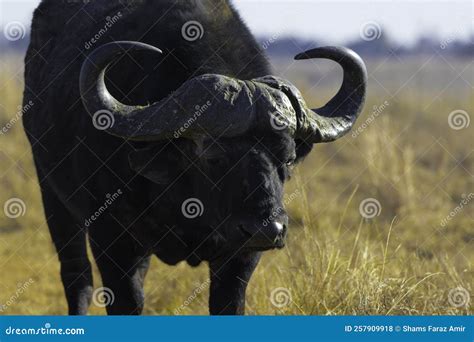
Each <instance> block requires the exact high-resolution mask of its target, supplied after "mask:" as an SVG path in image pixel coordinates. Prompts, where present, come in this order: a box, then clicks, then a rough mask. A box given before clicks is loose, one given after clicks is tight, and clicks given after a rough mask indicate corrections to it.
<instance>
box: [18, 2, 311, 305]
mask: <svg viewBox="0 0 474 342" xmlns="http://www.w3.org/2000/svg"><path fill="white" fill-rule="evenodd" d="M117 13H120V19H119V20H118V21H117V22H116V23H115V24H113V25H112V27H111V28H110V29H108V30H107V31H106V32H105V33H104V34H102V35H101V36H100V39H99V40H98V41H97V42H96V43H94V44H92V46H91V47H90V49H87V48H86V43H87V42H89V41H90V39H91V38H92V37H93V36H94V35H96V34H97V33H98V32H99V31H100V29H101V28H103V27H104V24H105V23H106V19H105V18H106V17H108V16H109V17H114V16H116V15H118V14H117ZM189 20H196V21H198V22H200V23H201V24H202V26H203V28H204V34H203V37H202V39H200V40H197V41H194V42H188V41H186V40H184V39H183V37H182V35H181V27H182V25H183V24H184V23H185V22H187V21H189ZM31 39H32V40H31V44H30V47H29V49H28V52H27V56H26V60H25V63H26V68H25V80H26V87H25V94H24V102H25V103H28V102H29V101H33V102H34V104H35V105H34V106H33V107H32V109H31V110H29V111H28V112H27V113H26V114H25V115H24V127H25V131H26V133H27V136H28V138H29V140H30V143H31V145H32V150H33V155H34V160H35V164H36V168H37V173H38V177H39V181H40V186H41V191H42V196H43V203H44V208H45V214H46V217H47V219H48V225H49V228H50V231H51V236H52V238H53V241H54V244H55V246H56V249H57V251H58V255H59V260H60V263H61V276H62V281H63V284H64V288H65V293H66V298H67V301H68V305H69V313H70V314H85V313H86V312H87V308H88V306H89V304H90V301H91V293H92V275H91V266H90V262H89V259H88V256H87V251H86V238H87V236H88V237H89V240H90V244H91V247H92V251H93V254H94V258H95V260H96V262H97V264H98V267H99V270H100V272H101V275H102V280H103V283H104V286H106V287H108V288H110V289H111V290H112V291H113V292H114V294H115V301H114V303H113V304H112V305H109V306H108V307H107V311H108V313H109V314H139V313H140V312H141V311H142V308H143V298H144V296H143V290H142V285H143V280H144V277H145V274H146V271H147V268H148V264H149V258H150V255H153V254H155V255H157V256H158V257H159V258H160V259H161V260H163V261H164V262H166V263H168V264H176V263H178V262H180V261H182V260H186V261H187V262H188V263H189V264H191V265H197V264H199V263H200V262H201V261H207V262H209V264H210V270H211V280H212V285H211V297H210V312H211V313H212V314H241V313H243V312H244V305H245V289H246V284H247V281H248V280H249V279H250V276H251V274H252V272H253V270H254V268H255V267H256V265H257V262H258V259H259V256H260V254H259V253H260V252H259V251H256V250H252V249H247V248H245V240H244V238H245V237H243V236H242V233H241V232H240V231H239V230H238V229H237V225H238V224H239V222H240V221H239V220H241V219H242V218H251V219H253V220H264V219H265V218H267V217H269V216H270V215H271V213H272V211H274V210H275V208H279V207H281V206H282V203H281V199H282V194H283V183H284V181H285V179H287V178H288V176H289V167H290V166H289V165H290V164H291V162H292V161H294V160H295V159H297V160H299V159H300V158H301V157H303V156H304V155H306V154H307V153H308V152H309V150H310V147H309V146H300V147H299V148H298V149H297V148H296V147H295V142H294V141H293V139H291V138H290V137H289V136H288V135H287V134H285V133H283V132H267V133H262V132H249V133H248V134H247V135H246V136H242V137H238V138H232V139H221V138H217V137H216V138H217V139H216V140H213V139H210V140H205V141H196V142H193V141H189V140H185V139H175V140H172V141H165V142H155V143H134V142H131V141H127V140H124V139H120V138H117V137H113V136H110V135H108V134H106V133H105V132H103V131H100V130H97V129H96V128H94V127H93V125H92V120H91V118H90V116H89V115H87V114H86V112H85V110H84V108H83V105H82V103H81V99H80V95H79V89H78V77H79V71H80V67H81V65H82V62H83V60H84V58H85V56H86V55H87V54H88V53H89V52H90V51H92V49H94V48H95V47H97V46H99V45H101V44H104V43H106V42H110V41H114V40H131V41H141V42H145V43H148V44H150V45H153V46H156V47H158V48H160V49H162V50H163V51H164V57H162V58H160V57H157V56H156V55H150V54H147V53H136V54H134V55H133V56H128V57H124V58H121V59H120V60H119V61H118V62H116V63H115V64H114V66H113V67H111V68H110V70H109V71H108V73H107V83H108V86H109V89H110V91H111V92H112V93H113V94H114V95H115V96H116V97H117V98H118V99H119V100H121V101H122V102H125V103H130V104H146V103H152V102H155V101H157V100H159V99H161V98H163V97H164V96H166V95H168V94H169V93H170V92H172V91H173V90H174V89H176V88H177V87H178V86H179V85H180V84H182V83H183V82H184V81H185V80H187V79H189V78H190V77H193V76H196V75H200V74H203V73H217V74H225V75H230V76H233V77H237V78H241V79H251V78H254V77H259V76H263V75H266V74H271V72H270V70H269V67H268V63H267V61H266V59H265V57H264V56H263V54H262V52H261V51H260V48H259V46H258V44H257V43H256V42H255V40H254V38H253V37H252V35H251V34H250V32H249V30H248V29H247V27H246V26H245V24H244V23H243V22H242V20H241V19H240V18H239V16H238V14H237V13H236V11H235V10H234V9H233V8H232V7H231V5H230V4H229V3H228V2H227V1H218V0H213V1H211V0H200V1H198V0H182V1H165V0H161V1H156V0H153V1H152V0H143V1H138V0H137V1H110V0H96V1H91V2H90V3H86V4H84V2H83V1H77V2H75V1H58V0H43V2H42V3H41V4H40V6H39V7H38V9H37V10H36V11H35V13H34V18H33V24H32V35H31ZM296 153H297V155H296ZM191 197H192V198H198V199H199V200H201V201H202V203H203V205H204V212H203V214H202V216H200V217H198V218H196V219H187V218H185V217H184V216H183V214H182V212H181V205H182V203H183V201H184V200H186V199H188V198H191ZM108 198H114V200H113V203H111V204H110V205H107V208H106V209H105V210H104V211H103V212H101V213H100V215H98V217H97V218H95V219H94V220H91V219H90V218H91V215H93V214H94V213H95V212H96V211H97V210H98V208H100V207H101V206H103V205H104V203H106V202H107V199H108ZM109 201H110V200H109ZM279 215H280V216H282V217H283V216H286V215H285V213H284V212H283V211H279ZM87 220H89V222H87ZM242 247H243V248H242Z"/></svg>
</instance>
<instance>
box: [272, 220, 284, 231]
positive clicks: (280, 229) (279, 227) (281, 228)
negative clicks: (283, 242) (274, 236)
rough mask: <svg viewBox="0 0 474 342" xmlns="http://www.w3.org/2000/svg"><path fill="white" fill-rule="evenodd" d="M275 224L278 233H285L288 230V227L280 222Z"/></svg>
mask: <svg viewBox="0 0 474 342" xmlns="http://www.w3.org/2000/svg"><path fill="white" fill-rule="evenodd" d="M273 224H274V225H275V228H276V229H277V231H279V232H283V231H285V229H286V225H284V224H281V223H280V222H274V223H273Z"/></svg>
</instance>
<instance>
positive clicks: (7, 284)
mask: <svg viewBox="0 0 474 342" xmlns="http://www.w3.org/2000/svg"><path fill="white" fill-rule="evenodd" d="M318 67H319V68H320V69H317V68H316V66H315V65H312V64H311V62H304V63H301V64H298V65H293V64H292V65H287V64H284V63H277V64H276V69H277V70H279V71H280V73H281V74H283V75H284V76H287V77H289V78H290V79H291V80H294V81H295V83H296V84H297V85H298V86H300V87H301V88H302V89H306V92H305V93H306V97H307V99H310V101H308V102H310V103H312V104H314V105H315V106H316V105H320V104H322V103H323V102H324V101H325V100H327V99H328V98H329V97H330V96H331V94H333V93H334V91H335V90H336V88H335V87H336V85H337V77H336V75H335V72H336V69H334V70H332V71H331V70H330V69H332V68H333V64H329V63H318ZM0 68H1V74H0V125H1V126H2V127H6V126H12V127H11V128H9V129H7V131H6V133H4V134H0V184H1V185H0V189H1V191H0V204H1V205H2V207H3V205H4V203H6V201H8V200H9V199H11V198H19V199H21V200H22V201H23V202H24V203H25V208H26V211H25V212H24V215H23V216H21V215H20V216H19V217H18V218H10V217H7V216H6V215H3V214H4V213H3V212H1V215H0V274H1V278H0V314H65V313H66V312H67V308H66V302H65V299H64V295H63V289H62V285H61V282H60V278H59V263H58V261H57V259H56V255H55V251H54V248H53V245H52V243H51V240H50V237H49V233H48V229H47V227H46V225H45V220H44V217H43V211H42V204H41V201H40V194H39V188H38V184H37V179H36V175H35V170H34V167H33V163H32V157H31V152H30V147H29V145H28V143H27V140H26V137H25V135H24V133H23V130H22V127H21V122H20V121H21V120H20V121H18V122H14V123H13V124H12V125H11V120H12V118H15V116H16V113H17V111H18V108H17V107H18V105H19V104H20V103H21V95H22V88H23V85H22V81H21V78H22V72H21V64H20V59H19V58H17V57H11V58H2V62H1V63H0ZM368 70H369V74H370V75H371V76H370V78H369V98H368V102H367V104H366V107H365V111H364V113H363V115H362V117H361V118H360V119H359V121H358V122H357V123H356V126H355V128H354V130H353V132H354V133H353V134H348V135H347V136H346V137H345V138H343V139H341V140H340V141H338V142H336V143H332V144H327V145H317V146H315V148H314V150H313V152H312V154H311V155H310V156H309V157H308V158H307V160H306V161H305V162H304V163H303V164H302V165H300V166H299V167H298V168H297V170H296V172H295V174H294V176H293V178H292V180H291V181H290V183H289V184H288V187H287V193H288V199H287V202H288V204H287V208H288V209H289V214H290V217H291V224H290V233H289V241H288V244H287V247H286V248H285V249H283V250H280V251H271V252H267V253H265V255H264V257H263V259H262V262H261V263H260V265H259V267H258V269H257V271H256V272H255V274H254V276H253V278H252V280H251V282H250V284H249V288H248V295H247V298H248V299H247V312H248V313H249V314H259V315H261V314H269V315H274V314H282V315H289V314H291V315H295V314H304V315H368V314H371V315H379V314H380V315H385V314H394V315H395V314H398V315H414V314H419V315H440V314H448V315H453V314H473V313H474V310H473V309H474V305H473V301H474V300H473V299H472V298H470V297H471V296H472V294H473V290H474V284H473V279H474V248H473V246H474V201H473V200H474V194H473V192H474V144H473V136H474V134H473V133H474V123H471V124H470V125H468V126H467V127H464V128H461V129H453V128H451V126H453V127H455V128H460V127H459V125H461V127H462V126H466V124H465V123H464V124H463V123H462V122H461V123H460V124H459V121H456V122H457V124H456V122H455V123H453V122H451V125H450V121H449V120H448V117H449V114H450V113H452V112H453V111H459V110H464V111H465V112H466V114H467V116H466V114H464V113H462V112H455V113H454V114H453V115H454V116H457V118H458V119H459V118H461V119H469V118H470V117H469V115H470V116H471V117H472V115H473V113H474V98H473V97H472V92H473V88H472V85H473V83H474V64H472V62H469V61H452V60H449V61H446V60H443V59H441V58H432V57H429V56H428V57H426V58H421V59H420V60H407V61H404V60H400V59H396V58H392V59H390V60H377V61H371V62H369V63H368ZM326 75H328V76H327V77H326ZM315 83H318V85H317V86H315V87H314V89H310V88H311V86H312V85H314V84H315ZM453 115H452V116H451V118H453ZM464 122H465V121H464ZM456 125H458V126H457V127H456ZM10 216H12V215H10ZM207 278H208V274H207V268H206V266H205V265H201V266H200V267H198V268H195V269H192V268H190V267H189V266H187V265H185V264H183V263H182V264H179V265H178V266H175V267H169V266H166V265H164V264H162V263H161V262H159V261H158V260H153V263H152V267H151V269H150V272H149V274H148V277H147V280H146V286H145V288H146V289H145V290H146V305H145V314H153V315H157V314H164V315H168V314H174V313H175V312H176V310H177V308H180V307H181V309H180V314H207V296H208V286H207ZM94 283H95V287H99V286H100V277H99V275H98V273H97V271H96V270H95V280H94ZM2 304H3V307H2V306H1V305H2ZM90 312H91V313H93V314H104V313H105V310H104V309H103V308H101V307H98V306H96V305H92V307H91V311H90Z"/></svg>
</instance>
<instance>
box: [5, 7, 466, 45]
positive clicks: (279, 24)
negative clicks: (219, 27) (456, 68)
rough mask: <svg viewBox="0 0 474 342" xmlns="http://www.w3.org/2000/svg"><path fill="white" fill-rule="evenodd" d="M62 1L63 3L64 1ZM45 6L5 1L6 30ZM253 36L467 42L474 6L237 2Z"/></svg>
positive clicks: (26, 22)
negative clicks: (376, 34)
mask: <svg viewBox="0 0 474 342" xmlns="http://www.w3.org/2000/svg"><path fill="white" fill-rule="evenodd" d="M58 1H59V0H58ZM38 3H39V0H0V25H2V27H3V26H4V25H5V24H6V23H8V22H10V21H21V22H24V23H25V24H27V25H28V24H29V22H30V20H31V13H32V11H33V9H34V8H35V7H36V5H37V4H38ZM233 3H234V4H235V6H236V7H237V8H238V9H239V10H240V13H241V16H242V17H243V18H244V20H245V21H246V22H247V24H248V26H249V27H250V29H251V30H252V32H253V33H255V34H257V35H267V36H277V37H281V36H285V35H296V36H300V37H303V38H309V39H323V40H324V41H327V42H333V43H337V42H344V41H347V40H351V39H357V38H358V37H359V32H360V29H361V27H363V26H364V24H365V23H367V22H376V23H377V24H378V25H379V26H380V27H381V28H382V31H383V32H386V33H387V34H388V35H389V36H390V37H391V38H392V39H393V40H395V41H396V42H399V43H405V44H410V43H413V42H414V41H416V39H417V38H419V37H420V36H421V35H428V36H432V37H434V38H435V39H440V40H442V39H448V38H449V39H455V38H460V39H464V40H467V39H468V38H469V36H470V35H472V32H473V18H474V10H473V1H471V0H445V1H439V0H435V1H433V0H432V1H427V0H416V1H406V0H378V1H376V0H344V1H340V0H326V1H321V0H233Z"/></svg>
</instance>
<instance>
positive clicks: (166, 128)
mask: <svg viewBox="0 0 474 342" xmlns="http://www.w3.org/2000/svg"><path fill="white" fill-rule="evenodd" d="M134 50H149V51H152V52H155V53H158V54H160V53H161V51H160V50H159V49H157V48H155V47H152V46H150V45H147V44H143V43H139V42H113V43H108V44H105V45H103V46H101V47H99V48H98V49H96V50H95V51H93V52H92V53H91V54H90V55H89V56H88V57H87V58H86V60H85V62H84V64H83V67H82V70H81V74H80V91H81V97H82V100H83V104H84V106H85V108H86V109H87V111H88V112H89V113H90V114H91V115H93V114H94V113H96V112H97V111H101V110H107V111H108V112H110V113H112V115H113V121H114V124H113V125H111V126H110V127H108V128H107V129H106V132H107V133H109V134H112V135H115V136H118V137H121V138H125V139H130V140H139V141H148V142H149V147H147V148H145V149H143V150H140V151H137V152H134V153H132V154H131V155H130V164H131V167H132V168H133V169H134V170H136V171H137V172H139V173H140V174H142V175H143V176H145V177H147V178H149V179H150V180H152V181H153V182H155V183H158V184H163V185H166V184H170V183H171V182H173V179H174V178H175V177H176V176H178V175H179V174H180V173H181V172H186V177H185V179H186V181H180V182H179V184H174V185H173V186H175V187H177V186H180V187H181V188H178V190H177V192H179V196H177V195H176V192H175V196H176V197H177V200H176V203H174V207H176V208H175V209H176V210H181V209H183V208H182V205H183V203H184V200H186V199H195V200H196V203H194V204H193V205H195V206H196V208H194V209H193V210H200V211H201V212H200V215H197V217H196V220H193V221H190V220H188V221H186V220H185V219H183V223H182V224H181V227H185V228H184V229H185V230H186V229H189V231H190V232H191V231H193V232H197V233H196V234H199V235H200V236H204V237H207V236H211V238H210V240H212V241H214V243H215V246H216V248H217V247H218V246H221V247H222V246H226V247H225V248H227V249H236V248H241V247H243V248H252V249H257V250H264V249H270V248H280V247H282V246H283V245H284V237H285V235H286V229H287V224H288V217H287V214H286V213H285V211H284V209H283V204H282V198H283V184H284V182H285V180H287V179H288V177H289V174H290V171H291V168H292V167H293V165H295V163H297V162H298V161H299V160H301V159H302V158H303V157H304V156H305V155H306V154H307V153H308V152H309V151H310V150H311V146H312V144H315V143H321V142H329V141H333V140H336V139H338V138H340V137H341V136H343V135H344V134H346V133H347V132H348V131H349V130H350V129H351V127H352V125H353V124H354V122H355V120H356V119H357V117H358V115H359V113H360V112H361V109H362V107H363V104H364V100H365V92H366V83H367V72H366V69H365V66H364V63H363V61H362V60H361V59H360V57H359V56H358V55H357V54H355V53H354V52H353V51H351V50H348V49H346V48H341V47H321V48H316V49H312V50H309V51H306V52H304V53H302V54H299V55H297V56H296V57H295V59H310V58H326V59H331V60H334V61H336V62H337V63H339V64H340V65H341V66H342V68H343V71H344V76H343V77H344V78H343V82H342V85H341V88H340V89H339V91H338V92H337V94H336V95H335V96H334V97H333V98H332V99H331V100H330V101H329V102H328V103H327V104H326V105H325V106H323V107H321V108H318V109H310V108H308V106H307V105H306V103H305V101H304V99H303V97H302V96H301V94H300V92H299V91H298V89H297V88H296V87H295V86H293V85H292V84H291V83H290V82H289V81H287V80H284V79H281V78H279V77H275V76H265V77H260V78H255V79H251V80H240V79H235V78H231V77H228V76H225V75H219V74H204V75H199V76H196V77H194V78H192V79H189V80H187V81H186V82H184V83H183V84H182V85H181V86H180V87H179V88H178V89H176V90H175V91H174V92H173V93H171V94H170V95H169V96H167V97H165V98H163V99H161V100H160V101H159V102H156V103H153V104H151V105H148V106H132V105H125V104H123V103H121V102H119V101H118V100H117V99H115V98H114V97H113V96H112V95H111V94H110V92H109V91H108V90H107V87H106V85H105V81H104V78H105V72H106V70H107V67H108V66H109V65H110V64H111V63H112V62H113V61H115V60H116V58H117V57H119V56H120V55H123V54H124V53H125V52H130V51H134ZM197 108H199V110H197ZM176 138H180V139H176ZM164 140H165V141H171V144H172V145H173V149H172V150H173V151H176V149H178V150H179V151H180V152H181V154H180V155H179V156H176V155H167V156H166V158H165V159H164V160H163V158H159V161H158V160H154V156H156V154H157V153H158V151H156V147H155V146H154V145H153V142H154V141H164ZM160 151H162V150H160ZM160 153H166V149H165V152H160ZM171 173H172V174H171ZM187 204H189V202H188V203H187ZM200 206H202V207H203V208H200ZM190 208H191V207H190ZM204 208H205V210H204ZM191 209H192V208H191ZM170 210H172V208H170ZM186 222H187V223H186ZM186 225H189V227H188V228H186ZM196 226H199V227H200V229H197V228H196ZM206 233H208V234H206Z"/></svg>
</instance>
